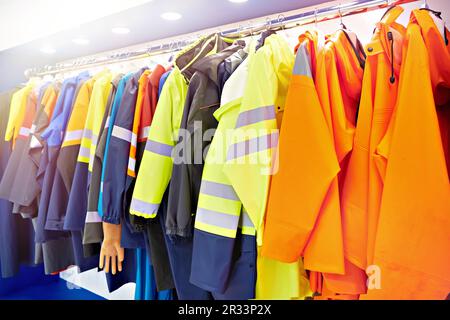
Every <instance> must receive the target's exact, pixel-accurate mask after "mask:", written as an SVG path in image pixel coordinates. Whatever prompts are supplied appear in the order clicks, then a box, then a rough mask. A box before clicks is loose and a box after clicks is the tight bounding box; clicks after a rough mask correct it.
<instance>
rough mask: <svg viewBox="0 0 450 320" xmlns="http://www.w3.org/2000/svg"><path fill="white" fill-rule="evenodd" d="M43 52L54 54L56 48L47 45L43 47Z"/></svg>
mask: <svg viewBox="0 0 450 320" xmlns="http://www.w3.org/2000/svg"><path fill="white" fill-rule="evenodd" d="M41 52H42V53H45V54H54V53H55V52H56V50H55V48H53V47H50V46H45V47H42V48H41Z"/></svg>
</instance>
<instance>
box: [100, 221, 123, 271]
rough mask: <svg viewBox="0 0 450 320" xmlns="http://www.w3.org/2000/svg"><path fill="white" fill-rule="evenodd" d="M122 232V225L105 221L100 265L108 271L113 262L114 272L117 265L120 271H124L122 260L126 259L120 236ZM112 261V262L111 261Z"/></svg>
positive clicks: (112, 268) (112, 269)
mask: <svg viewBox="0 0 450 320" xmlns="http://www.w3.org/2000/svg"><path fill="white" fill-rule="evenodd" d="M121 233H122V225H120V224H112V223H107V222H103V235H104V238H103V242H102V249H101V250H100V262H99V267H100V269H103V266H105V269H104V271H105V272H106V273H108V272H109V267H110V264H111V272H112V274H116V265H117V269H118V271H119V272H121V271H122V262H123V259H124V250H123V248H122V247H121V246H120V237H121ZM110 261H111V262H110Z"/></svg>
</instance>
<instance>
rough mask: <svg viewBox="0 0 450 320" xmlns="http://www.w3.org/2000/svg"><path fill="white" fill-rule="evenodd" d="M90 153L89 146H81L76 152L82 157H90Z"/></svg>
mask: <svg viewBox="0 0 450 320" xmlns="http://www.w3.org/2000/svg"><path fill="white" fill-rule="evenodd" d="M90 153H91V151H90V149H89V148H86V147H83V146H81V147H80V151H79V152H78V157H84V158H89V159H90V156H91V155H90Z"/></svg>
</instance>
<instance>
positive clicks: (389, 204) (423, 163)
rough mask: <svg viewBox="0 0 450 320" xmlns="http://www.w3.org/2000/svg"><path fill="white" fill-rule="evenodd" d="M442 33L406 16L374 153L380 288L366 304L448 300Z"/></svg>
mask: <svg viewBox="0 0 450 320" xmlns="http://www.w3.org/2000/svg"><path fill="white" fill-rule="evenodd" d="M448 33H449V31H448V30H447V29H446V28H445V25H444V23H443V22H442V20H440V19H439V18H438V17H436V16H434V13H432V12H430V11H426V10H413V12H412V13H411V17H410V23H409V24H408V27H407V30H406V35H405V40H404V42H403V61H402V66H401V69H400V79H399V85H398V86H399V90H398V96H397V103H396V106H395V110H394V115H393V117H392V119H393V120H392V121H391V123H390V125H389V127H388V129H387V134H386V135H385V136H384V137H383V139H382V141H381V142H380V144H379V145H378V147H377V151H378V153H379V154H380V156H381V157H382V158H381V159H380V162H382V164H384V166H383V167H382V168H383V169H384V170H383V171H381V175H382V179H383V183H384V187H383V195H382V200H381V206H380V213H379V218H378V226H377V230H376V241H375V248H374V255H373V257H374V258H373V264H374V265H376V266H378V267H379V273H380V275H381V287H380V288H372V290H369V293H368V295H367V297H366V298H367V299H445V298H446V297H447V295H448V291H449V288H450V278H449V274H448V268H449V261H450V257H449V254H450V247H449V242H448V235H449V230H450V218H449V216H448V212H450V185H449V173H448V171H447V164H448V160H449V155H448V128H449V120H450V117H449V114H450V113H449V111H448V109H449V108H448V107H449V89H448V88H449V80H450V77H449V75H450V64H449V63H450V62H449V61H450V50H449V46H448V41H447V43H446V41H445V39H446V36H448ZM444 142H446V144H445V145H446V146H445V147H444ZM418 168H427V169H426V170H424V169H418ZM431 252H432V254H430V253H431ZM405 279H407V281H405Z"/></svg>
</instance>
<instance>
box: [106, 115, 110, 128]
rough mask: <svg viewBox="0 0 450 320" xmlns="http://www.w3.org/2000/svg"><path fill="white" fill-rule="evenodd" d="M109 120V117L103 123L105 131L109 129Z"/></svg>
mask: <svg viewBox="0 0 450 320" xmlns="http://www.w3.org/2000/svg"><path fill="white" fill-rule="evenodd" d="M110 119H111V117H110V116H108V118H106V122H105V129H108V128H109V120H110Z"/></svg>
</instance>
